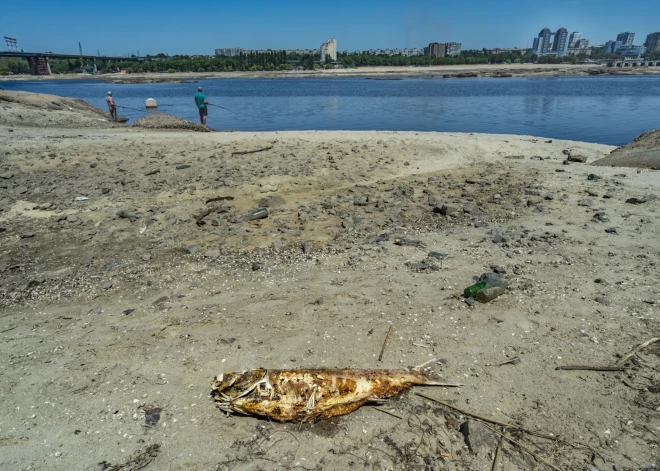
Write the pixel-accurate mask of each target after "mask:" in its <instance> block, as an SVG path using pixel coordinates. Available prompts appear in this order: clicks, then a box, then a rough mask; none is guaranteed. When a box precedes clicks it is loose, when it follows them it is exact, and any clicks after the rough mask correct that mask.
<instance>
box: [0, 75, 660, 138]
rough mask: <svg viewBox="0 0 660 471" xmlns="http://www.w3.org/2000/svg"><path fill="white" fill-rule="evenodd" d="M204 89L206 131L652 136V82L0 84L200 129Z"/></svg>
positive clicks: (658, 121)
mask: <svg viewBox="0 0 660 471" xmlns="http://www.w3.org/2000/svg"><path fill="white" fill-rule="evenodd" d="M199 85H201V86H203V87H204V93H205V94H206V96H207V99H208V101H209V102H210V103H215V104H218V105H222V106H224V107H226V108H228V109H229V110H231V111H226V110H223V109H220V108H209V117H208V125H209V126H211V127H213V128H216V129H223V130H235V131H280V130H314V129H317V130H388V131H449V132H479V133H506V134H525V135H534V136H540V137H548V138H555V139H570V140H577V141H588V142H598V143H602V144H611V145H623V144H626V143H628V142H630V141H631V140H633V139H634V138H635V137H636V136H637V135H638V134H640V133H642V132H644V131H648V130H651V129H657V128H660V77H657V76H598V77H529V78H475V79H442V78H401V79H397V80H392V79H391V78H388V79H366V78H306V79H210V80H201V81H199V82H191V83H168V84H121V85H119V84H107V83H104V82H100V81H92V80H50V81H49V80H46V81H25V82H20V81H18V82H4V83H0V86H2V88H4V89H8V90H24V91H29V92H37V93H50V94H53V95H62V96H67V97H73V98H81V99H83V100H85V101H87V102H89V103H91V104H93V105H96V106H98V107H100V108H103V109H106V106H105V96H106V93H107V91H108V90H112V91H113V93H114V97H115V101H116V102H117V103H118V104H119V105H124V106H128V107H131V108H136V109H138V110H140V111H133V110H129V109H121V110H120V114H122V115H125V116H127V117H129V118H130V119H131V120H134V119H136V118H138V117H140V116H143V115H145V114H146V113H147V112H146V111H142V110H144V102H145V100H146V99H147V98H154V99H155V100H156V101H157V102H158V104H159V111H160V112H163V113H169V114H173V115H176V116H179V117H181V118H185V119H189V120H193V121H198V119H199V116H198V112H197V109H196V107H195V105H194V102H193V95H194V94H195V92H196V90H197V87H198V86H199Z"/></svg>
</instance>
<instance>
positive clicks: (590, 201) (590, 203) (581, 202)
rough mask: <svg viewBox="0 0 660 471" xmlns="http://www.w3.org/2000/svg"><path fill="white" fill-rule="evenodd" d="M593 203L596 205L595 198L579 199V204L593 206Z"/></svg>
mask: <svg viewBox="0 0 660 471" xmlns="http://www.w3.org/2000/svg"><path fill="white" fill-rule="evenodd" d="M593 205H594V202H593V200H590V199H583V200H580V201H578V206H587V207H591V206H593Z"/></svg>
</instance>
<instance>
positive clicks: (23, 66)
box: [0, 48, 660, 75]
mask: <svg viewBox="0 0 660 471" xmlns="http://www.w3.org/2000/svg"><path fill="white" fill-rule="evenodd" d="M589 57H590V56H587V55H586V54H580V55H577V56H567V57H557V56H541V57H539V56H536V55H534V54H532V53H531V50H530V49H527V50H524V49H523V50H518V51H506V52H501V53H493V52H491V51H490V50H488V49H482V50H466V51H462V52H461V53H460V54H459V55H457V56H447V57H430V56H411V57H407V56H402V55H394V56H389V55H384V54H378V55H377V54H368V53H340V54H338V55H337V62H340V63H341V64H342V65H343V67H345V68H357V67H373V66H395V67H396V66H401V67H404V66H408V67H410V66H418V67H425V66H438V65H471V64H529V63H536V64H576V63H579V62H583V61H584V60H586V59H588V58H589ZM591 57H602V48H600V49H598V48H594V51H593V52H592V55H591ZM607 58H608V59H610V58H611V59H617V58H619V57H617V56H608V57H607ZM645 58H647V59H654V60H660V51H656V52H652V53H647V54H646V55H645ZM320 59H321V57H320V54H287V52H286V51H265V52H248V53H244V54H241V55H239V56H235V57H226V56H213V57H204V56H195V57H189V56H168V55H166V54H162V53H161V54H157V55H155V56H149V55H148V56H146V57H145V60H144V61H143V62H136V61H119V62H112V61H102V60H98V61H97V63H96V65H97V68H98V71H99V72H100V73H110V72H116V71H118V70H125V71H126V72H127V73H140V72H247V71H254V72H258V71H274V70H293V69H294V68H301V69H303V70H314V69H315V68H318V67H322V68H332V67H333V65H332V64H330V63H321V62H320ZM620 59H622V57H620ZM49 62H50V67H51V71H52V72H53V73H54V74H74V73H80V72H81V66H80V60H77V59H51V60H50V61H49ZM87 65H91V64H87ZM9 73H12V74H29V73H30V67H29V65H28V62H27V60H25V59H13V58H12V59H0V74H2V75H7V74H9Z"/></svg>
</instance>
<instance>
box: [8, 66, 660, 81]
mask: <svg viewBox="0 0 660 471" xmlns="http://www.w3.org/2000/svg"><path fill="white" fill-rule="evenodd" d="M461 74H463V75H465V74H468V76H469V74H475V75H476V76H478V77H503V76H504V77H507V76H512V77H553V76H557V77H558V76H589V75H599V74H611V75H658V74H660V68H658V67H635V68H625V69H621V68H612V67H606V66H600V65H593V64H576V65H569V64H477V65H451V66H431V67H393V66H392V67H360V68H356V69H332V70H316V71H309V70H301V71H279V72H278V71H273V72H175V73H142V74H103V75H78V74H68V75H51V76H32V75H10V76H0V82H2V81H14V80H103V81H108V82H111V83H117V84H122V83H145V84H151V83H180V82H188V81H195V80H205V79H213V78H243V79H244V78H320V77H365V78H366V77H381V78H382V77H411V78H415V77H417V78H428V77H443V76H445V75H446V76H448V77H455V76H458V75H461Z"/></svg>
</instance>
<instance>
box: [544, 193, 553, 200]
mask: <svg viewBox="0 0 660 471" xmlns="http://www.w3.org/2000/svg"><path fill="white" fill-rule="evenodd" d="M543 198H544V199H545V200H547V201H552V200H553V199H555V195H553V194H552V193H548V194H547V195H545V196H544V197H543Z"/></svg>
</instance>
